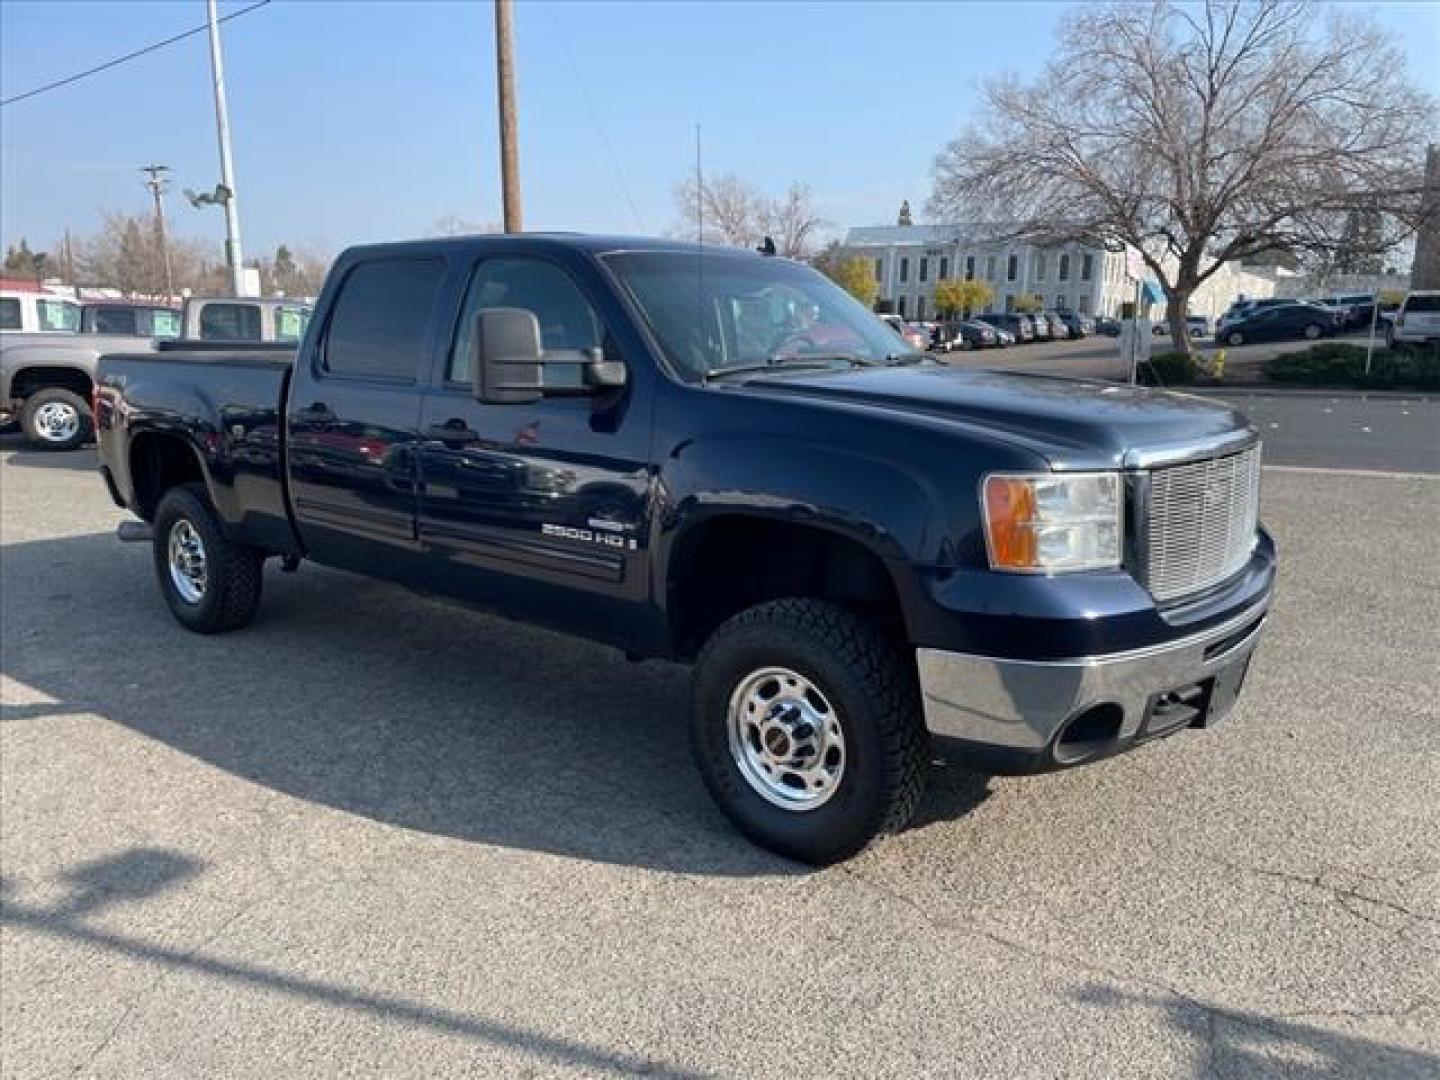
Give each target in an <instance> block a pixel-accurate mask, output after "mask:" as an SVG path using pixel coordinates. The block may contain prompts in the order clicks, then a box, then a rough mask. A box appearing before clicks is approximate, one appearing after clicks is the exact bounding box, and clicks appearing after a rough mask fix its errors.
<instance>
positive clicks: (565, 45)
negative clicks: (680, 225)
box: [545, 3, 648, 232]
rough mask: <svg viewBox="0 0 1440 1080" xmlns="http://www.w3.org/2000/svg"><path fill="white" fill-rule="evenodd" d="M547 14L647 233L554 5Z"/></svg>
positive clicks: (622, 187) (627, 197) (628, 199)
mask: <svg viewBox="0 0 1440 1080" xmlns="http://www.w3.org/2000/svg"><path fill="white" fill-rule="evenodd" d="M545 14H546V15H548V16H550V25H551V26H553V27H554V28H555V36H556V37H557V38H558V39H559V40H560V47H561V48H562V49H564V50H565V59H566V60H567V61H569V63H570V73H571V74H572V75H574V76H575V82H576V85H578V86H579V87H580V97H581V98H582V99H583V100H584V102H585V111H586V112H588V113H589V114H590V122H591V123H592V124H594V125H595V132H596V134H597V135H599V136H600V145H601V146H603V147H604V148H605V156H606V157H608V158H609V159H610V165H611V167H612V168H613V169H614V170H615V179H616V180H618V181H619V182H620V190H621V191H622V192H624V194H625V201H626V202H628V203H629V204H630V212H631V213H632V214H634V215H635V223H636V224H637V225H639V226H640V231H641V232H647V231H648V230H647V229H646V228H645V219H644V218H643V217H642V216H641V215H640V208H639V207H638V206H637V205H636V204H635V199H634V197H633V196H632V195H631V194H630V185H629V184H627V183H626V182H625V172H624V170H623V169H621V168H620V160H619V159H618V158H617V157H616V156H615V151H614V149H613V148H612V147H611V146H610V136H608V135H607V134H605V125H604V124H602V123H601V122H600V116H599V114H598V113H597V112H596V111H595V103H594V102H593V101H592V100H591V99H590V89H589V87H587V86H586V85H585V76H583V75H582V74H580V65H579V64H577V63H576V62H575V54H574V53H573V52H572V51H571V50H570V41H569V39H568V38H567V37H566V36H565V31H564V29H563V28H562V27H561V25H560V20H559V19H557V18H556V17H555V9H554V7H553V5H551V4H548V3H547V4H546V5H545Z"/></svg>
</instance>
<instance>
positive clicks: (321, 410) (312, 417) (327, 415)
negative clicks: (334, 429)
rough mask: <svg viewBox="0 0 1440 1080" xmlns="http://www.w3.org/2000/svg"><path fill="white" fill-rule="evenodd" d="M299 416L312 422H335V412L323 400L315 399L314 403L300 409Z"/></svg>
mask: <svg viewBox="0 0 1440 1080" xmlns="http://www.w3.org/2000/svg"><path fill="white" fill-rule="evenodd" d="M300 416H301V417H302V418H303V419H305V420H308V421H310V422H311V423H312V424H333V423H334V422H335V414H334V413H333V412H331V411H330V406H328V405H326V404H325V403H324V402H323V401H317V402H315V404H313V405H310V406H307V407H306V408H303V409H301V410H300Z"/></svg>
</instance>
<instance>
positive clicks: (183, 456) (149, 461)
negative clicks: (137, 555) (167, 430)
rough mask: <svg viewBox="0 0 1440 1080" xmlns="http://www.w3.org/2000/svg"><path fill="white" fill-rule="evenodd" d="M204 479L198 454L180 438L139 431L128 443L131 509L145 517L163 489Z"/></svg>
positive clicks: (148, 517)
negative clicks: (132, 492)
mask: <svg viewBox="0 0 1440 1080" xmlns="http://www.w3.org/2000/svg"><path fill="white" fill-rule="evenodd" d="M204 480H205V472H204V470H203V469H201V468H200V457H199V455H198V454H196V453H195V450H194V449H193V448H192V447H191V446H190V444H189V443H187V442H185V440H184V439H181V438H178V437H177V436H174V435H163V434H158V433H155V432H141V433H140V434H139V435H136V436H135V439H134V441H133V442H132V443H131V444H130V483H131V486H132V487H133V489H134V491H135V507H134V509H135V511H136V512H137V513H138V514H139V515H140V516H141V517H142V518H144V519H145V520H146V521H151V520H153V519H154V517H155V508H156V507H157V506H159V505H160V500H161V498H163V497H164V495H165V492H167V491H169V490H170V489H171V488H172V487H176V486H177V485H179V484H188V483H191V482H193V481H201V482H204Z"/></svg>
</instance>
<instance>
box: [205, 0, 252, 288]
mask: <svg viewBox="0 0 1440 1080" xmlns="http://www.w3.org/2000/svg"><path fill="white" fill-rule="evenodd" d="M208 3H209V9H210V71H211V73H212V74H213V75H214V77H215V131H216V134H217V136H218V137H219V140H220V187H219V188H218V189H217V190H216V194H217V195H218V196H220V197H221V198H222V199H223V201H224V203H225V262H226V263H227V264H228V265H229V267H230V289H231V292H233V293H234V294H235V295H236V296H240V295H242V294H243V292H244V287H243V286H244V262H243V260H244V255H243V254H242V252H241V249H240V208H239V206H238V205H237V204H236V201H235V165H234V162H233V161H231V159H230V110H229V109H228V108H227V107H226V105H225V61H224V58H223V57H222V56H221V55H220V23H219V21H218V19H217V17H216V14H215V0H208Z"/></svg>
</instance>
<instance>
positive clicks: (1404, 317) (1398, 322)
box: [1385, 289, 1440, 348]
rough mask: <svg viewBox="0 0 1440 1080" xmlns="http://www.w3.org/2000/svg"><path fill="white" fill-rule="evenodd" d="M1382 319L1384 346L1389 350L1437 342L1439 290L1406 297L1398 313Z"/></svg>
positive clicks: (1438, 336)
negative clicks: (1383, 322)
mask: <svg viewBox="0 0 1440 1080" xmlns="http://www.w3.org/2000/svg"><path fill="white" fill-rule="evenodd" d="M1385 317H1386V319H1387V320H1389V321H1388V322H1387V323H1386V326H1385V344H1387V345H1389V346H1390V347H1391V348H1394V347H1395V346H1396V345H1417V344H1429V343H1431V342H1440V290H1435V289H1425V290H1422V291H1419V292H1411V293H1406V294H1405V299H1404V301H1403V302H1402V303H1401V304H1400V308H1399V310H1398V311H1396V312H1395V314H1394V315H1386V316H1385Z"/></svg>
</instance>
